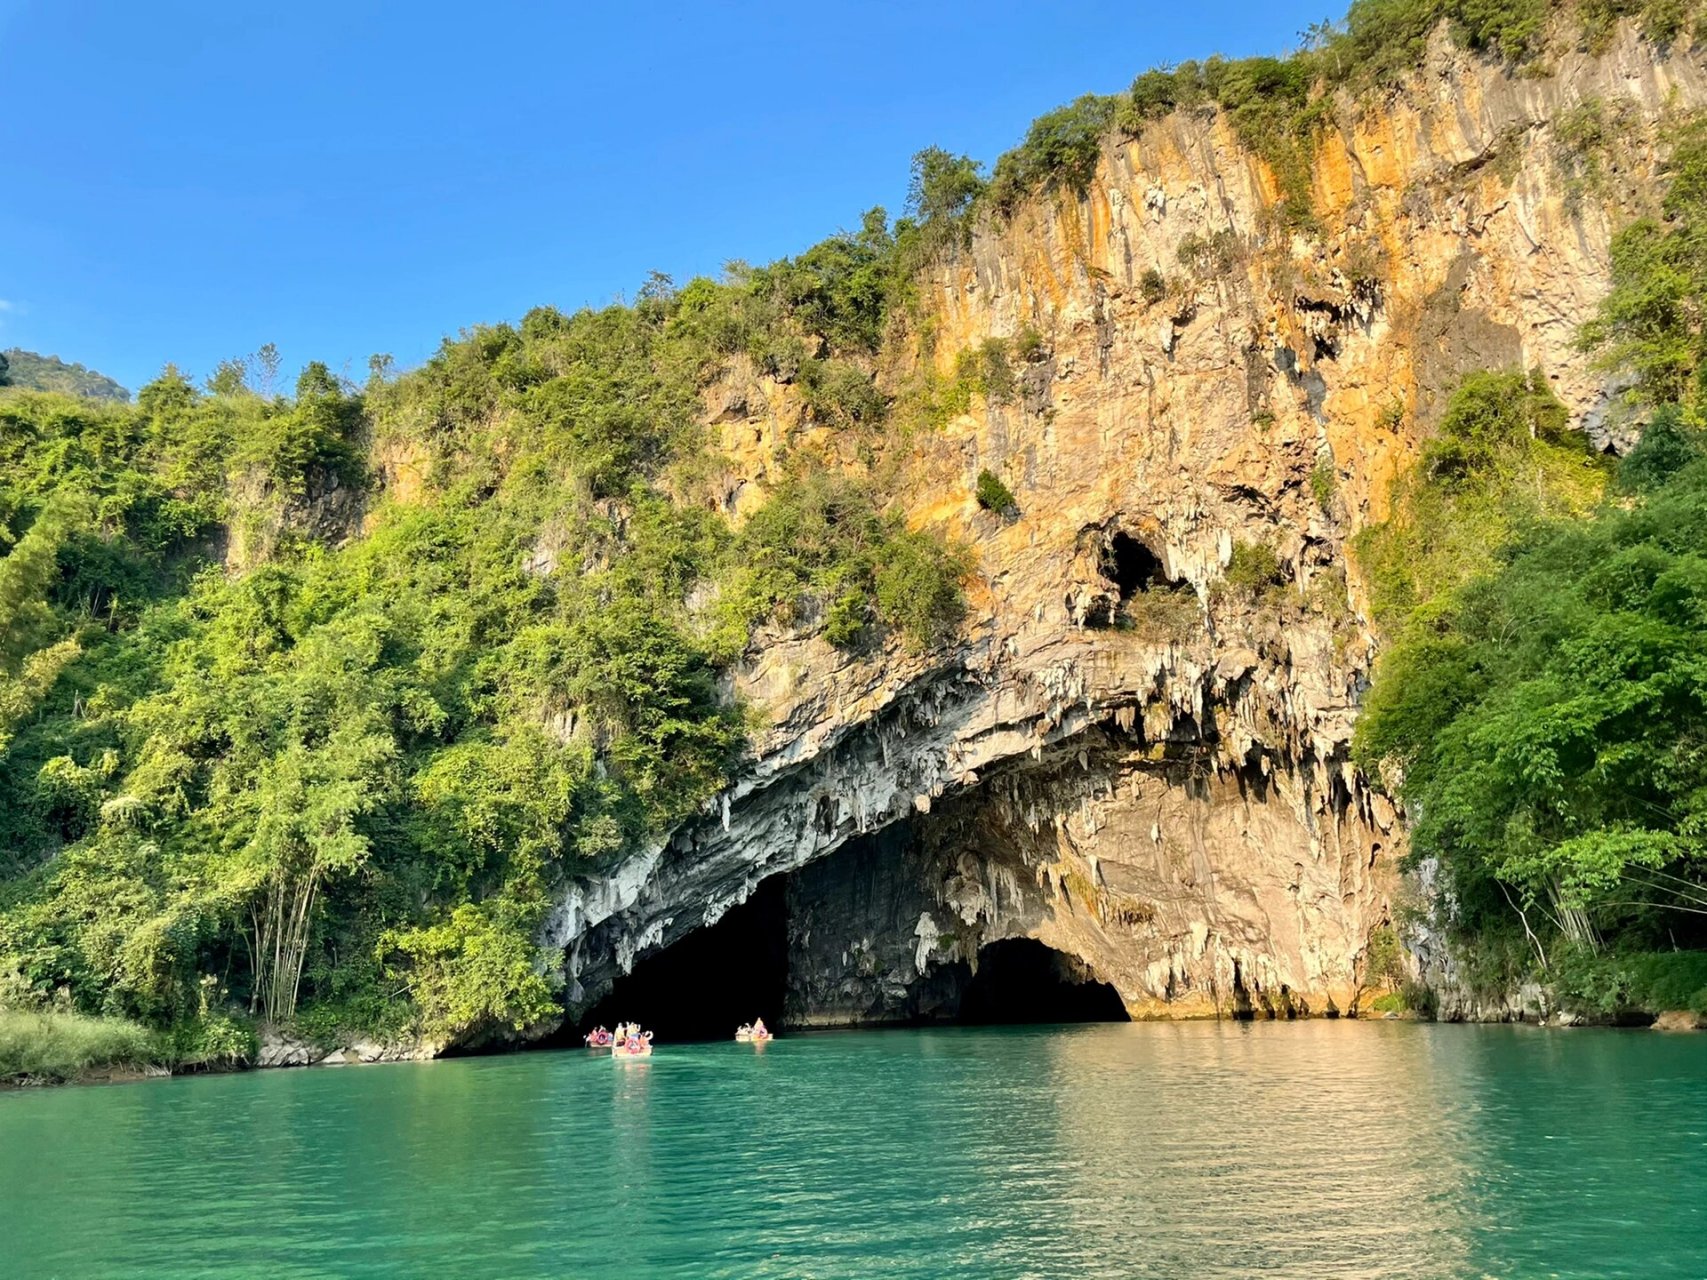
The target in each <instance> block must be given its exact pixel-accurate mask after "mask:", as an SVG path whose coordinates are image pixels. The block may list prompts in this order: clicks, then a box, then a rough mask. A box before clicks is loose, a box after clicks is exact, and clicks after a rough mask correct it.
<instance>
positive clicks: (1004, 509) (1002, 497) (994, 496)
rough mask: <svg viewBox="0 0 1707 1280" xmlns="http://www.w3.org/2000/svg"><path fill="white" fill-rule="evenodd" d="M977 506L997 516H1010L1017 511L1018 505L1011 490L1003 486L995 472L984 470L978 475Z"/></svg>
mask: <svg viewBox="0 0 1707 1280" xmlns="http://www.w3.org/2000/svg"><path fill="white" fill-rule="evenodd" d="M977 497H978V505H979V506H980V507H982V508H983V509H984V510H986V511H991V512H994V513H995V514H996V515H999V516H1006V515H1011V514H1013V513H1014V512H1016V511H1018V510H1019V503H1018V502H1016V501H1015V500H1014V495H1013V490H1011V489H1009V488H1008V487H1007V485H1005V484H1003V483H1002V481H1001V479H1000V477H998V476H997V475H996V473H995V472H993V471H989V470H985V471H980V472H979V473H978V490H977Z"/></svg>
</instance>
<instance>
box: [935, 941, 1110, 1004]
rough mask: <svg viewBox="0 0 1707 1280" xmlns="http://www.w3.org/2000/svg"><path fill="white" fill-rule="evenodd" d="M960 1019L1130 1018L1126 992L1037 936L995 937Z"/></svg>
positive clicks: (967, 994) (970, 985)
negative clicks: (1123, 998) (997, 939)
mask: <svg viewBox="0 0 1707 1280" xmlns="http://www.w3.org/2000/svg"><path fill="white" fill-rule="evenodd" d="M958 1020H959V1021H960V1022H964V1023H973V1024H982V1025H991V1024H1008V1025H1013V1024H1018V1023H1033V1022H1128V1021H1130V1020H1131V1019H1130V1017H1129V1016H1128V1014H1127V1012H1126V1006H1125V1004H1123V1003H1122V1002H1121V999H1120V993H1119V992H1117V991H1116V990H1115V989H1114V988H1113V987H1111V986H1109V984H1108V983H1106V982H1098V981H1097V980H1096V979H1095V978H1094V977H1092V976H1091V975H1090V973H1089V972H1088V971H1087V970H1086V968H1085V966H1084V965H1083V964H1082V963H1080V962H1079V961H1077V960H1075V959H1073V957H1071V956H1069V955H1065V954H1063V953H1062V952H1060V951H1057V950H1055V949H1054V948H1053V947H1047V946H1045V945H1044V944H1043V943H1041V942H1038V941H1037V940H1036V939H1034V938H1008V939H1005V940H1003V941H1001V942H992V943H990V944H989V945H988V946H986V947H984V948H982V949H981V950H980V951H979V952H978V972H977V973H976V974H974V975H973V977H972V979H971V981H970V982H968V983H967V984H966V989H965V991H963V992H962V993H961V997H960V1016H959V1019H958Z"/></svg>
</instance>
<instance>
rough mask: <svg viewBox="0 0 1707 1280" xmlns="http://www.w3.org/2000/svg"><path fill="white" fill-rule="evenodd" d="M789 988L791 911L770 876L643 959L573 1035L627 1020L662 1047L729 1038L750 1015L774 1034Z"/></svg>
mask: <svg viewBox="0 0 1707 1280" xmlns="http://www.w3.org/2000/svg"><path fill="white" fill-rule="evenodd" d="M787 984H788V907H787V901H786V897H785V894H784V888H783V877H782V876H772V877H771V878H770V879H769V880H765V881H763V882H762V883H760V885H759V886H758V888H757V889H755V890H754V891H753V895H752V896H751V897H750V898H748V899H747V900H746V901H745V902H743V903H742V904H741V905H740V906H738V907H731V908H730V909H729V911H728V912H726V913H725V914H724V916H723V917H722V919H720V920H718V922H717V923H716V924H714V925H712V926H710V927H709V928H705V929H696V930H694V931H693V932H692V933H690V934H688V935H687V936H686V937H684V938H682V939H681V941H679V942H676V943H674V944H673V945H671V946H668V947H665V948H664V949H663V950H662V951H658V952H654V953H653V954H651V955H647V956H644V957H642V958H641V959H640V960H639V961H638V962H636V964H635V966H634V971H633V972H632V973H629V974H626V975H624V976H623V977H620V978H618V979H617V980H616V984H615V986H613V987H612V988H611V992H610V994H609V995H607V996H606V997H605V998H604V999H602V1000H600V1001H599V1002H598V1003H597V1004H595V1005H594V1006H593V1007H592V1008H591V1009H589V1010H588V1011H587V1013H586V1014H585V1015H584V1016H583V1017H582V1018H581V1020H580V1022H579V1023H578V1024H577V1027H576V1036H577V1038H578V1037H579V1036H580V1035H584V1034H585V1033H586V1032H587V1031H590V1030H591V1029H592V1028H593V1027H596V1026H601V1025H602V1026H606V1027H611V1026H615V1025H616V1024H617V1023H618V1022H625V1021H626V1022H638V1023H639V1024H640V1025H641V1026H643V1027H647V1028H649V1029H650V1030H652V1031H654V1032H656V1033H657V1036H658V1040H659V1042H660V1043H665V1044H667V1043H672V1042H680V1041H684V1040H727V1039H729V1038H730V1037H731V1036H733V1035H734V1034H735V1028H736V1027H738V1026H740V1025H741V1024H742V1023H744V1022H751V1021H752V1020H753V1019H754V1018H763V1019H764V1020H765V1023H766V1024H767V1025H768V1026H770V1027H772V1028H773V1029H774V1028H777V1027H780V1026H781V1025H782V1013H783V997H784V995H785V993H786V989H787Z"/></svg>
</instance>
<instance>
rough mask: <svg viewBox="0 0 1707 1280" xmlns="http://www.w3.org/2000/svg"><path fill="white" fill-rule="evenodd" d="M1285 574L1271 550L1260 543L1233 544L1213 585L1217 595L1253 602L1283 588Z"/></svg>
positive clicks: (1266, 545)
mask: <svg viewBox="0 0 1707 1280" xmlns="http://www.w3.org/2000/svg"><path fill="white" fill-rule="evenodd" d="M1286 580H1287V579H1286V571H1285V569H1283V568H1282V567H1281V564H1280V558H1279V557H1278V556H1276V555H1275V554H1274V548H1273V547H1271V546H1269V545H1268V544H1267V543H1262V542H1243V541H1240V542H1235V543H1234V544H1233V551H1232V554H1231V556H1229V557H1228V560H1227V567H1226V568H1225V569H1223V570H1222V571H1221V578H1220V580H1219V582H1218V583H1217V584H1216V588H1217V594H1224V595H1230V596H1232V597H1233V598H1235V599H1239V600H1244V601H1247V602H1255V601H1259V600H1261V599H1262V598H1263V597H1265V596H1267V595H1269V594H1271V593H1274V592H1277V591H1279V590H1280V589H1281V588H1282V587H1284V586H1285V585H1286Z"/></svg>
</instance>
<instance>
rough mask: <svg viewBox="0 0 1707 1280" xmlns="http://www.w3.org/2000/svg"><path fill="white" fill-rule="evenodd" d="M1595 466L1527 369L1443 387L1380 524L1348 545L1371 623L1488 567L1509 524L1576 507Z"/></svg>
mask: <svg viewBox="0 0 1707 1280" xmlns="http://www.w3.org/2000/svg"><path fill="white" fill-rule="evenodd" d="M1606 480H1607V466H1606V464H1605V462H1604V461H1603V460H1602V459H1600V458H1597V457H1595V456H1594V455H1593V454H1591V453H1590V452H1589V450H1588V449H1587V447H1586V445H1585V444H1584V441H1583V437H1582V436H1581V434H1580V433H1578V432H1575V431H1572V430H1571V428H1570V422H1569V415H1568V414H1567V413H1566V411H1565V407H1564V405H1562V404H1560V403H1559V399H1558V397H1557V396H1555V395H1554V394H1553V391H1552V389H1551V388H1550V387H1549V386H1548V385H1547V380H1546V378H1545V377H1543V376H1542V375H1541V374H1540V373H1539V372H1538V371H1537V372H1531V373H1528V374H1520V373H1514V372H1507V373H1479V374H1473V375H1471V376H1470V377H1468V378H1466V379H1465V380H1464V382H1463V384H1462V385H1461V386H1460V387H1459V388H1458V390H1457V391H1456V392H1455V393H1454V394H1453V396H1452V399H1451V401H1450V402H1449V403H1448V405H1447V409H1446V413H1445V416H1444V417H1443V418H1442V420H1441V424H1440V429H1439V434H1438V435H1437V436H1436V437H1435V439H1433V440H1432V441H1430V442H1429V444H1428V445H1427V446H1426V447H1425V449H1424V451H1423V455H1422V458H1421V459H1420V460H1419V461H1418V463H1417V465H1416V466H1415V467H1414V468H1412V470H1411V471H1410V472H1409V473H1408V474H1407V475H1406V476H1404V477H1403V478H1402V479H1401V480H1400V482H1399V483H1398V484H1397V485H1395V487H1394V491H1393V494H1392V504H1393V514H1392V516H1391V518H1390V519H1389V520H1388V521H1387V523H1385V524H1383V525H1378V526H1374V527H1371V528H1369V529H1366V530H1364V532H1363V533H1361V534H1359V535H1358V538H1357V541H1356V544H1355V548H1356V552H1357V557H1358V560H1359V563H1360V564H1361V565H1362V567H1363V569H1364V573H1365V577H1366V579H1367V582H1368V585H1369V594H1370V600H1371V603H1372V604H1373V606H1374V611H1375V618H1376V621H1377V622H1378V623H1379V624H1380V625H1381V626H1382V627H1383V628H1384V629H1386V630H1387V631H1388V632H1389V634H1398V633H1399V632H1401V631H1402V630H1403V629H1404V627H1405V625H1407V621H1406V620H1407V619H1414V620H1415V623H1416V625H1419V626H1421V625H1424V624H1426V622H1427V620H1428V614H1427V607H1428V606H1430V605H1431V604H1432V603H1434V602H1436V601H1438V600H1440V599H1442V598H1443V597H1444V596H1445V595H1446V594H1447V593H1448V592H1449V591H1450V590H1451V588H1453V587H1455V586H1457V585H1458V584H1460V583H1462V582H1465V581H1467V580H1469V579H1471V578H1473V577H1475V576H1476V575H1478V574H1482V573H1487V572H1489V571H1491V570H1492V569H1493V568H1494V567H1495V565H1496V563H1497V556H1498V553H1499V550H1500V548H1501V547H1503V546H1504V545H1505V544H1506V543H1507V542H1508V541H1509V540H1510V538H1511V537H1512V536H1513V534H1514V532H1515V531H1516V530H1517V529H1519V528H1521V527H1523V526H1524V525H1526V524H1528V523H1531V522H1533V521H1535V520H1538V519H1542V518H1545V517H1549V516H1564V517H1573V516H1583V515H1586V514H1587V513H1588V512H1589V511H1591V510H1592V509H1593V508H1594V506H1595V504H1596V503H1597V502H1598V501H1599V499H1600V496H1601V494H1602V492H1603V491H1604V489H1605V486H1606Z"/></svg>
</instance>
